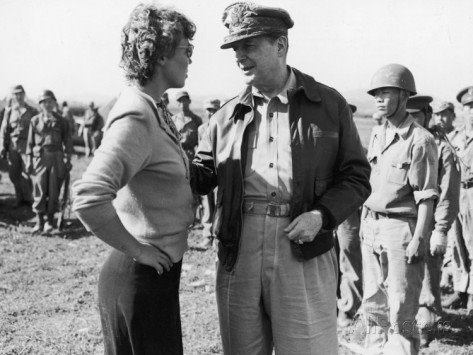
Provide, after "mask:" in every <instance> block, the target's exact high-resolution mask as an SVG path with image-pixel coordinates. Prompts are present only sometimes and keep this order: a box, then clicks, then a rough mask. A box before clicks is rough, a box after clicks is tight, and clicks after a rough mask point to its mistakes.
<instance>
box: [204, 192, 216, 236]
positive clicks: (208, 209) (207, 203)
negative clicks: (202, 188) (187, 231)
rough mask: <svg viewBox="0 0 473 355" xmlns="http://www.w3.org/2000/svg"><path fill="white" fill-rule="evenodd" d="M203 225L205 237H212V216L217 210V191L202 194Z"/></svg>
mask: <svg viewBox="0 0 473 355" xmlns="http://www.w3.org/2000/svg"><path fill="white" fill-rule="evenodd" d="M202 210H203V213H202V225H203V226H204V229H203V231H202V236H203V237H204V238H212V236H213V235H212V218H213V215H214V211H215V193H214V191H212V192H210V193H209V194H208V195H205V196H202Z"/></svg>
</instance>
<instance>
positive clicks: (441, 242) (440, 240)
mask: <svg viewBox="0 0 473 355" xmlns="http://www.w3.org/2000/svg"><path fill="white" fill-rule="evenodd" d="M446 250H447V236H446V235H445V234H444V233H441V232H438V231H435V230H434V231H433V232H432V236H431V237H430V254H431V255H432V256H443V255H444V254H445V251H446Z"/></svg>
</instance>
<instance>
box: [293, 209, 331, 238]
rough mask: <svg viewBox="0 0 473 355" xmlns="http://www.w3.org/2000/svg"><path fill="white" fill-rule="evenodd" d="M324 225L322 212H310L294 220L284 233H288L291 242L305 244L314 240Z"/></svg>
mask: <svg viewBox="0 0 473 355" xmlns="http://www.w3.org/2000/svg"><path fill="white" fill-rule="evenodd" d="M322 223H323V220H322V213H321V212H320V211H310V212H306V213H303V214H301V215H299V216H298V217H297V218H296V219H294V220H293V221H292V222H291V224H290V225H288V226H287V227H286V228H285V229H284V232H286V233H287V237H288V238H289V240H292V241H294V242H296V243H298V244H303V243H307V242H311V241H313V240H314V238H315V236H316V235H317V233H319V231H320V228H322Z"/></svg>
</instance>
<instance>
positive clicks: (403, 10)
mask: <svg viewBox="0 0 473 355" xmlns="http://www.w3.org/2000/svg"><path fill="white" fill-rule="evenodd" d="M139 2H140V1H135V0H120V1H116V0H41V1H38V0H0V25H1V27H2V40H1V47H2V49H1V51H0V98H3V97H5V96H6V95H7V94H8V93H9V91H10V88H11V87H12V86H13V85H15V84H18V83H21V84H23V86H24V87H25V89H26V92H27V95H28V97H30V98H31V99H33V100H34V99H35V98H36V97H37V96H38V95H39V93H40V92H41V90H42V89H52V90H53V91H54V92H55V94H56V96H57V97H58V99H59V100H63V99H67V100H79V101H90V100H95V101H96V102H98V103H99V104H101V103H102V104H103V103H105V102H106V101H107V100H108V99H110V98H112V97H114V96H116V95H117V94H118V93H119V92H120V90H121V88H122V87H123V86H124V85H125V81H124V79H123V73H122V70H121V69H120V68H119V59H120V52H121V49H120V35H121V28H122V27H123V25H124V24H125V23H126V21H127V19H128V16H129V14H130V12H131V10H132V9H133V8H134V7H135V6H136V5H137V4H138V3H139ZM233 2H234V1H232V0H214V1H211V0H175V1H160V3H162V4H165V5H170V6H173V7H174V8H175V9H177V10H179V11H181V12H183V13H184V14H186V15H187V16H188V17H189V18H190V19H191V20H193V21H194V22H195V24H196V26H197V33H196V36H195V39H194V41H193V44H194V45H195V50H194V56H193V57H192V64H191V66H190V70H189V76H188V79H187V82H186V86H185V89H186V90H188V91H189V93H190V94H191V97H192V96H195V97H200V98H206V97H217V98H220V99H225V98H230V97H233V96H235V95H236V94H237V93H238V92H239V91H240V90H241V89H242V85H243V75H241V74H240V73H239V70H238V68H237V66H236V63H235V59H234V54H233V51H232V50H231V49H230V50H221V49H220V45H221V43H222V40H223V37H224V36H225V35H226V34H227V29H226V28H225V27H224V26H223V25H222V22H221V17H222V13H223V10H224V9H225V7H226V6H228V5H229V4H231V3H233ZM257 2H258V3H260V4H265V5H269V6H277V7H282V8H284V9H286V10H287V11H288V12H289V13H290V15H291V17H292V18H293V20H294V22H295V26H294V27H293V28H292V29H290V30H289V43H290V47H289V54H288V64H289V65H292V66H294V67H296V68H298V69H300V70H302V71H304V72H306V73H308V74H310V75H312V76H314V78H315V79H316V80H317V81H320V82H322V83H324V84H326V85H329V86H332V87H334V88H336V89H337V90H338V91H340V92H341V93H342V94H344V95H345V96H346V97H347V98H348V99H349V97H350V95H355V92H358V93H360V92H361V90H367V89H368V87H369V84H370V80H371V76H372V75H373V74H374V72H375V71H376V70H377V69H378V68H379V67H381V66H383V65H385V64H388V63H399V64H403V65H405V66H407V67H408V68H409V69H410V70H411V71H412V72H413V74H414V77H415V80H416V85H417V90H418V92H419V93H420V94H428V95H432V96H434V97H438V98H442V99H447V100H452V101H453V100H455V96H456V93H457V92H458V91H459V90H460V89H462V88H463V87H465V86H468V85H473V41H472V34H473V1H471V0H260V1H257ZM170 94H171V95H170V96H171V99H173V96H172V95H173V92H172V91H171V92H170Z"/></svg>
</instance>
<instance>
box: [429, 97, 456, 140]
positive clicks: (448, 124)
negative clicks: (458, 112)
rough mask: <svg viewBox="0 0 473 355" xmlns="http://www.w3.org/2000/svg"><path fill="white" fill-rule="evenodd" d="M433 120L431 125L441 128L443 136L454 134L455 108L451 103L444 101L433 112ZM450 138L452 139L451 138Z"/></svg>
mask: <svg viewBox="0 0 473 355" xmlns="http://www.w3.org/2000/svg"><path fill="white" fill-rule="evenodd" d="M432 113H433V120H432V121H431V124H434V125H435V126H436V127H437V128H439V129H440V130H441V131H442V132H443V134H446V135H450V133H451V132H453V130H454V127H453V121H454V120H455V107H454V106H453V104H452V103H451V102H447V101H443V102H440V103H439V104H438V105H435V107H434V108H433V110H432ZM449 138H450V137H449Z"/></svg>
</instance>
